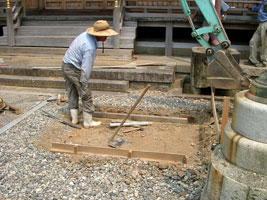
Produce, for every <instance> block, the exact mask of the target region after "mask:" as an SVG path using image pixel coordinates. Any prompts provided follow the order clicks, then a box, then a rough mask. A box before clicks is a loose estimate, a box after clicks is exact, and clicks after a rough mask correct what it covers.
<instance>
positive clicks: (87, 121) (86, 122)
mask: <svg viewBox="0 0 267 200" xmlns="http://www.w3.org/2000/svg"><path fill="white" fill-rule="evenodd" d="M100 124H101V122H96V121H94V120H93V119H92V115H91V114H89V113H86V112H83V127H84V128H89V127H95V126H99V125H100Z"/></svg>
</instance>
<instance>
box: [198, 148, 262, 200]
mask: <svg viewBox="0 0 267 200" xmlns="http://www.w3.org/2000/svg"><path fill="white" fill-rule="evenodd" d="M266 180H267V176H266V175H262V174H257V173H255V172H251V171H247V170H244V169H241V168H239V167H237V166H235V165H233V164H231V163H230V162H228V161H226V160H225V158H224V156H223V154H222V152H221V147H220V146H218V147H217V148H216V150H215V152H214V153H213V155H212V157H211V163H210V166H209V173H208V177H207V181H206V185H205V187H204V190H203V192H202V195H201V200H217V199H218V200H219V199H221V200H230V199H233V200H263V199H267V181H266Z"/></svg>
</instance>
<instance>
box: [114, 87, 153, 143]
mask: <svg viewBox="0 0 267 200" xmlns="http://www.w3.org/2000/svg"><path fill="white" fill-rule="evenodd" d="M150 87H151V86H150V85H148V86H147V87H146V88H145V89H144V91H143V92H142V94H141V95H140V97H139V98H138V99H137V100H136V102H135V104H134V105H133V106H132V108H131V110H130V111H129V112H128V114H127V115H126V117H125V118H124V120H123V121H122V122H121V124H120V126H119V127H118V128H117V130H116V131H115V133H114V134H113V135H112V137H111V138H110V141H112V140H113V138H114V137H115V135H117V133H118V132H119V130H120V129H121V127H122V125H123V124H124V122H125V121H126V120H127V119H128V118H129V116H130V114H131V113H132V112H133V110H134V109H135V108H136V106H137V104H138V103H139V102H140V101H141V99H142V98H143V96H144V95H145V94H146V92H147V91H148V89H149V88H150Z"/></svg>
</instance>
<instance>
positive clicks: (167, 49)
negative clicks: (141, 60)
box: [165, 22, 173, 56]
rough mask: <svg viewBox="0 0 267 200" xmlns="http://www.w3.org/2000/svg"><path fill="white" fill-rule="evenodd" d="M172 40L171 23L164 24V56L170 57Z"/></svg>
mask: <svg viewBox="0 0 267 200" xmlns="http://www.w3.org/2000/svg"><path fill="white" fill-rule="evenodd" d="M172 38H173V28H172V22H166V36H165V56H172Z"/></svg>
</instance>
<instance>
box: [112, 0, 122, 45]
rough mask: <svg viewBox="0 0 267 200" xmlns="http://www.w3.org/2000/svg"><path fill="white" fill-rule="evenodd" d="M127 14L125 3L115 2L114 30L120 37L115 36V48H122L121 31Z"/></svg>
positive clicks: (120, 0) (118, 0)
mask: <svg viewBox="0 0 267 200" xmlns="http://www.w3.org/2000/svg"><path fill="white" fill-rule="evenodd" d="M124 14H125V1H124V0H115V5H114V10H113V28H114V30H115V31H116V32H118V33H119V35H117V36H114V48H115V49H118V48H120V31H121V29H122V26H123V18H124Z"/></svg>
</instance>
